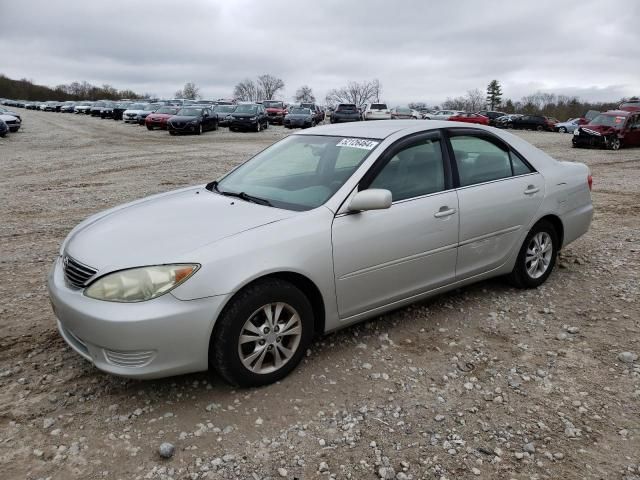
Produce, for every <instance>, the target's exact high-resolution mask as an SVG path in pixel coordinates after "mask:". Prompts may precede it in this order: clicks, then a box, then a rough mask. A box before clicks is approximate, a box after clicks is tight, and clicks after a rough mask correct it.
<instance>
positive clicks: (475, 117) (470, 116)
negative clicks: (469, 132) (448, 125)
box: [449, 113, 489, 125]
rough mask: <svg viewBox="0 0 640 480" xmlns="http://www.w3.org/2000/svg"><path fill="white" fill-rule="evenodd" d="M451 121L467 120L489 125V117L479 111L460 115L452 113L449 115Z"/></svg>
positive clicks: (467, 121)
mask: <svg viewBox="0 0 640 480" xmlns="http://www.w3.org/2000/svg"><path fill="white" fill-rule="evenodd" d="M449 121H450V122H466V123H479V124H480V125H489V118H488V117H485V116H484V115H480V114H479V113H461V114H460V115H452V116H450V117H449Z"/></svg>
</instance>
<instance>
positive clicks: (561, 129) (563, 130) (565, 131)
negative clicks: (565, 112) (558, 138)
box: [558, 127, 567, 133]
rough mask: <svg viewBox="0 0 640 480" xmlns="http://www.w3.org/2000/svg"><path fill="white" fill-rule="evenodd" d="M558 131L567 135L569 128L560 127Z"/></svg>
mask: <svg viewBox="0 0 640 480" xmlns="http://www.w3.org/2000/svg"><path fill="white" fill-rule="evenodd" d="M558 131H559V132H560V133H567V128H566V127H560V128H559V129H558Z"/></svg>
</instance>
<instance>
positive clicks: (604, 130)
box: [580, 124, 619, 135]
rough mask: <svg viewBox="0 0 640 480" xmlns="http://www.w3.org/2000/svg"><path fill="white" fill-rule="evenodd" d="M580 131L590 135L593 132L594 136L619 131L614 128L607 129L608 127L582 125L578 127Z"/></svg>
mask: <svg viewBox="0 0 640 480" xmlns="http://www.w3.org/2000/svg"><path fill="white" fill-rule="evenodd" d="M580 130H582V131H583V132H586V133H591V132H594V133H595V134H599V135H607V134H609V133H613V132H615V131H616V130H619V129H617V128H615V127H609V126H605V125H589V124H587V125H582V126H581V127H580Z"/></svg>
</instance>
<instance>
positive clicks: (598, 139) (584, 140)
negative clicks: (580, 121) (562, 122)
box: [571, 133, 608, 148]
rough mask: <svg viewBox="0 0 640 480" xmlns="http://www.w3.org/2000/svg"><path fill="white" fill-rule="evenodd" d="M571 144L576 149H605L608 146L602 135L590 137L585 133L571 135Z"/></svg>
mask: <svg viewBox="0 0 640 480" xmlns="http://www.w3.org/2000/svg"><path fill="white" fill-rule="evenodd" d="M571 143H572V144H573V145H574V146H576V147H596V148H605V147H607V146H608V142H607V138H606V137H605V136H604V135H590V134H586V133H581V134H580V135H573V137H572V138H571Z"/></svg>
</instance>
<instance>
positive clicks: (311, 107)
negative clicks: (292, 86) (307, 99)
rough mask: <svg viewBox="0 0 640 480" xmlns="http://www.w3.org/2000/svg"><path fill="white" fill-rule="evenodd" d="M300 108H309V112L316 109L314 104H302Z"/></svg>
mask: <svg viewBox="0 0 640 480" xmlns="http://www.w3.org/2000/svg"><path fill="white" fill-rule="evenodd" d="M300 106H301V107H302V108H308V109H309V110H312V109H313V108H314V107H315V104H314V103H301V104H300Z"/></svg>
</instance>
